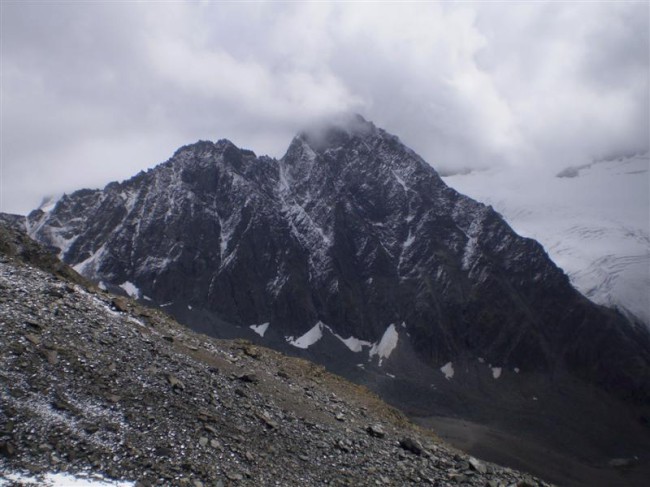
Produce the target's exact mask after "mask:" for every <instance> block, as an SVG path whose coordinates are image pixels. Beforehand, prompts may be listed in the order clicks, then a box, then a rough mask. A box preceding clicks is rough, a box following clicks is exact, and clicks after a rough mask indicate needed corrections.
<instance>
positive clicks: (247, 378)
mask: <svg viewBox="0 0 650 487" xmlns="http://www.w3.org/2000/svg"><path fill="white" fill-rule="evenodd" d="M237 379H239V380H240V381H242V382H247V383H249V384H256V383H257V382H259V378H258V377H257V374H254V373H250V372H247V373H244V374H241V375H239V376H237Z"/></svg>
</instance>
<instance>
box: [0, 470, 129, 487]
mask: <svg viewBox="0 0 650 487" xmlns="http://www.w3.org/2000/svg"><path fill="white" fill-rule="evenodd" d="M2 475H3V477H4V478H0V487H5V486H6V487H9V486H11V485H15V483H18V482H20V483H21V484H25V485H30V486H31V485H34V486H37V485H38V486H40V487H133V486H135V482H126V481H112V480H107V479H105V478H104V477H74V476H72V475H70V474H67V473H48V474H45V475H38V476H31V475H25V474H21V473H14V472H9V473H7V472H3V473H2Z"/></svg>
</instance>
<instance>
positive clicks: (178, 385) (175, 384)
mask: <svg viewBox="0 0 650 487" xmlns="http://www.w3.org/2000/svg"><path fill="white" fill-rule="evenodd" d="M167 381H168V382H169V385H170V386H172V389H174V390H176V391H183V390H185V384H184V383H183V381H182V380H180V379H179V378H178V377H176V376H174V375H171V374H170V375H168V376H167Z"/></svg>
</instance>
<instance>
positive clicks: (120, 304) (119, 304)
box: [111, 296, 129, 313]
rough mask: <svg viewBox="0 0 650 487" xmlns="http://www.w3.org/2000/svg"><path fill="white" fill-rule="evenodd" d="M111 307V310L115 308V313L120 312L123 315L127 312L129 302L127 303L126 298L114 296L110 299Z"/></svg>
mask: <svg viewBox="0 0 650 487" xmlns="http://www.w3.org/2000/svg"><path fill="white" fill-rule="evenodd" d="M111 305H112V306H113V308H115V309H116V310H117V311H121V312H122V313H125V312H127V311H128V310H129V302H128V301H127V299H126V298H123V297H119V296H116V297H114V298H113V299H112V301H111Z"/></svg>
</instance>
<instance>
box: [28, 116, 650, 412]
mask: <svg viewBox="0 0 650 487" xmlns="http://www.w3.org/2000/svg"><path fill="white" fill-rule="evenodd" d="M27 222H28V229H29V231H30V234H31V235H32V236H33V237H34V238H36V239H37V240H39V241H41V242H44V243H46V244H48V245H51V246H54V247H58V248H59V249H61V257H62V258H63V260H64V261H65V262H67V263H69V264H71V265H73V266H74V267H75V268H76V269H77V270H78V271H79V272H80V273H82V274H83V275H85V276H87V277H89V278H91V279H93V280H96V281H103V282H105V283H107V284H112V285H113V286H118V285H120V284H123V283H132V284H134V285H135V286H136V287H137V289H138V290H139V293H140V294H139V297H141V298H142V297H145V296H146V298H147V299H150V300H151V301H153V302H154V303H157V304H160V305H162V304H166V303H174V306H173V307H172V308H171V309H172V311H173V310H177V312H176V314H177V315H178V310H179V309H180V308H183V309H184V308H185V307H187V306H189V307H191V309H192V310H194V312H195V313H199V312H201V311H204V312H208V313H210V316H214V317H215V319H217V318H221V319H222V320H225V321H228V322H230V323H234V324H235V325H239V326H246V327H248V326H249V325H252V324H258V323H266V322H269V323H270V328H271V329H273V330H274V331H275V332H276V333H279V334H280V335H283V336H300V335H302V334H303V333H305V332H306V331H307V330H309V329H310V328H312V326H314V324H315V323H317V322H322V323H324V324H326V325H327V326H328V327H330V328H331V330H333V332H335V333H336V334H338V335H339V336H341V337H349V336H352V337H355V338H357V339H359V340H362V341H365V342H368V343H372V342H378V341H379V340H380V338H381V337H382V334H383V333H384V331H385V330H386V329H387V327H388V326H389V325H390V324H395V326H397V325H399V324H401V323H404V325H405V326H404V328H403V330H405V331H404V332H402V333H401V334H400V338H401V339H402V340H408V342H409V343H410V346H411V347H412V348H413V350H414V351H415V353H416V354H417V356H418V357H419V358H420V359H421V360H422V361H423V362H424V363H426V364H428V365H430V366H433V367H435V368H438V367H440V366H442V365H443V364H445V363H447V362H450V361H454V362H458V361H464V360H475V359H476V357H481V358H482V359H484V360H485V361H486V362H487V363H491V364H499V365H500V366H511V367H517V369H519V370H522V371H524V372H528V371H531V372H541V373H544V374H556V373H558V371H565V370H568V371H569V372H570V373H572V374H577V376H578V377H580V378H582V379H586V380H587V381H589V382H592V383H596V384H598V385H602V386H604V387H605V388H607V389H608V390H613V391H615V392H616V393H617V394H618V395H621V396H633V397H635V398H637V399H640V400H642V401H647V400H648V398H650V393H649V391H650V385H649V384H650V379H649V374H650V372H649V371H650V345H649V344H650V339H648V336H647V334H644V332H643V331H642V330H635V329H634V328H632V327H630V326H627V324H626V323H624V320H623V319H622V318H621V317H620V316H618V315H616V314H614V313H613V312H610V311H609V310H606V309H604V308H599V307H596V306H595V305H593V304H592V303H590V302H589V301H587V300H586V299H584V298H583V297H582V296H581V295H580V294H579V293H577V292H576V291H575V290H574V289H573V288H572V287H571V285H570V284H569V281H568V279H567V277H566V276H565V275H564V273H563V272H562V271H561V270H560V269H558V268H557V267H556V266H555V265H554V264H553V263H552V262H551V261H550V259H549V258H548V256H547V255H546V253H545V252H544V250H543V249H542V247H541V246H540V245H539V244H538V243H537V242H535V241H533V240H530V239H525V238H522V237H519V236H518V235H516V234H515V233H514V232H513V231H512V230H511V229H510V228H509V226H508V225H507V224H506V223H505V222H504V221H503V219H502V218H501V217H500V216H499V215H498V214H497V213H496V212H494V211H493V210H492V209H491V208H490V207H486V206H484V205H482V204H480V203H477V202H475V201H473V200H471V199H469V198H467V197H465V196H462V195H460V194H458V193H457V192H456V191H454V190H453V189H451V188H449V187H447V186H446V185H445V184H444V182H443V181H442V180H441V179H440V178H439V177H438V175H437V173H436V172H435V170H434V169H432V168H431V166H429V165H428V164H427V163H425V162H424V161H423V160H422V159H421V158H420V157H419V156H417V155H416V154H415V153H413V152H412V151H411V150H410V149H408V148H407V147H405V146H404V145H403V144H401V142H400V141H399V140H398V139H397V138H396V137H394V136H392V135H389V134H387V133H386V132H384V131H383V130H381V129H378V128H376V127H375V126H374V125H372V124H371V123H368V122H366V121H364V120H363V119H361V118H357V119H355V120H353V121H352V123H350V124H349V126H348V127H341V126H332V127H327V128H324V129H320V130H318V131H312V132H305V133H301V134H299V135H298V136H297V137H296V138H295V139H294V140H293V142H292V143H291V145H290V147H289V149H288V151H287V153H286V155H285V156H284V157H283V158H282V159H280V160H274V159H270V158H268V157H259V158H258V157H256V156H255V154H254V153H252V152H251V151H247V150H243V149H239V148H237V147H235V146H234V145H233V144H232V143H230V142H228V141H226V140H220V141H219V142H217V143H211V142H198V143H196V144H193V145H189V146H185V147H182V148H181V149H179V150H178V151H177V152H176V153H175V154H174V156H173V157H172V158H171V159H170V160H169V161H167V162H166V163H164V164H161V165H160V166H158V167H156V168H155V169H152V170H150V171H148V172H147V173H140V174H138V175H137V176H135V177H134V178H132V179H130V180H128V181H125V182H122V183H111V184H109V185H108V186H107V187H106V188H104V190H82V191H78V192H76V193H73V194H72V195H68V196H64V197H63V199H61V200H60V201H59V202H58V204H57V205H56V207H55V208H54V209H53V210H52V211H51V212H49V213H46V214H45V213H42V212H40V211H36V212H33V213H32V214H30V215H29V217H28V219H27ZM185 321H189V322H190V324H192V323H191V322H192V319H191V318H187V317H185ZM217 328H218V327H216V326H215V327H213V329H212V330H211V331H212V332H213V333H214V334H219V332H218V329H217ZM407 337H408V338H407ZM603 358H606V359H605V360H603Z"/></svg>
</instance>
